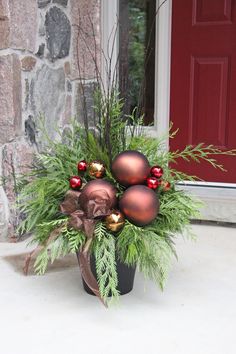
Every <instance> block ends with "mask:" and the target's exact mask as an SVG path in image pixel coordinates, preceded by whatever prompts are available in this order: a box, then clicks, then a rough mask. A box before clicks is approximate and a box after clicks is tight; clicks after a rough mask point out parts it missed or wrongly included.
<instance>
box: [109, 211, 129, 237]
mask: <svg viewBox="0 0 236 354" xmlns="http://www.w3.org/2000/svg"><path fill="white" fill-rule="evenodd" d="M105 225H106V228H107V230H109V231H112V232H118V231H120V230H121V229H122V228H123V227H124V225H125V216H124V214H123V213H122V212H121V211H119V210H112V212H111V214H110V215H107V216H106V217H105Z"/></svg>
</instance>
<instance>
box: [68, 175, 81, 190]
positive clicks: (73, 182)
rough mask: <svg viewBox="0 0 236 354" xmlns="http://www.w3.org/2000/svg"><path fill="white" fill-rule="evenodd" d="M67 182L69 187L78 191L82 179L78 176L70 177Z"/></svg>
mask: <svg viewBox="0 0 236 354" xmlns="http://www.w3.org/2000/svg"><path fill="white" fill-rule="evenodd" d="M69 182H70V187H71V188H72V189H75V190H78V189H80V188H81V186H82V179H81V178H80V177H79V176H72V177H71V178H70V181H69Z"/></svg>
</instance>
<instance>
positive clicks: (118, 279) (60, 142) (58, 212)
mask: <svg viewBox="0 0 236 354" xmlns="http://www.w3.org/2000/svg"><path fill="white" fill-rule="evenodd" d="M115 32H116V31H115ZM114 36H115V35H114ZM83 38H84V43H85V45H86V43H87V41H86V36H82V39H83ZM113 46H114V43H113V45H112V48H113ZM106 63H107V78H106V80H105V81H106V82H105V83H104V82H103V81H102V80H101V74H100V71H99V66H98V63H97V62H96V58H95V59H94V65H95V68H96V73H97V84H96V85H95V89H94V107H93V109H94V123H93V125H92V126H90V125H91V124H89V119H88V112H87V108H88V107H87V104H86V97H85V96H84V100H83V107H82V108H83V112H84V116H83V123H82V124H80V123H79V122H78V121H77V120H72V121H71V124H70V125H69V126H68V127H66V129H64V131H63V132H60V131H59V130H58V134H59V139H57V140H52V139H51V138H50V137H49V136H48V134H47V131H46V129H45V127H44V124H43V122H42V121H40V123H41V126H40V127H39V129H40V130H41V132H42V133H43V136H44V137H45V143H44V149H43V150H42V151H41V152H39V153H37V154H36V156H35V161H34V165H33V166H32V170H31V172H30V173H29V174H28V175H25V176H23V177H22V178H21V179H20V187H21V193H20V196H19V200H18V206H19V208H20V211H21V215H23V216H24V217H23V221H22V223H21V225H20V226H19V233H20V234H24V233H32V234H33V237H32V239H31V241H30V242H31V243H34V244H36V248H35V250H34V251H32V252H31V253H30V254H29V255H28V256H27V257H26V260H25V264H24V271H25V274H27V273H28V269H29V266H30V263H31V260H32V259H34V270H35V272H36V273H37V274H40V275H41V274H44V273H45V271H46V269H47V265H48V263H49V262H54V260H55V259H57V258H59V257H62V256H64V255H66V254H68V253H74V254H75V255H77V257H78V261H79V266H80V270H81V275H82V278H83V282H84V288H85V290H86V291H87V292H88V293H90V294H94V295H97V296H98V298H99V299H100V300H101V301H102V302H103V303H104V304H105V305H107V304H108V303H110V302H111V301H113V300H116V299H117V298H118V297H119V295H122V294H125V293H128V292H129V291H131V290H132V287H133V282H134V275H135V270H136V269H137V270H138V271H140V272H143V273H144V275H145V276H146V277H148V278H150V279H152V280H153V281H155V282H157V283H158V284H159V286H160V288H161V289H163V287H164V284H165V281H166V279H167V275H168V271H169V268H170V265H171V260H172V257H173V256H174V257H176V250H175V244H174V239H175V237H176V235H177V234H178V235H179V234H183V233H185V234H188V235H190V236H191V235H192V233H191V227H190V221H191V219H193V218H196V217H197V216H199V208H200V206H201V203H200V202H199V201H197V200H196V199H195V198H194V197H193V196H191V195H188V194H187V193H186V192H184V191H183V190H181V188H180V187H179V186H178V183H179V182H182V181H186V180H196V179H198V178H197V177H196V176H189V175H186V174H185V173H183V172H181V171H179V170H178V164H177V162H178V159H184V160H186V161H189V162H201V161H207V162H208V163H209V164H211V165H212V167H213V168H219V169H221V170H223V166H222V165H220V164H219V163H218V162H217V160H216V159H215V156H217V155H219V154H228V155H235V154H236V150H230V151H221V150H219V149H218V148H217V147H214V146H212V145H208V146H205V145H204V144H198V145H197V146H186V148H185V149H184V150H182V151H179V150H177V151H167V150H166V148H165V140H166V136H165V137H163V139H161V138H160V139H157V138H151V137H149V136H147V135H146V134H145V130H144V129H143V115H142V114H141V113H140V112H142V109H140V107H136V108H135V109H134V110H133V112H132V114H129V115H127V114H125V113H124V109H123V108H124V106H125V100H124V98H121V97H120V95H119V91H118V86H119V85H118V84H117V75H116V68H115V72H112V55H111V56H110V57H109V60H107V61H106ZM81 85H82V90H81V92H82V94H83V93H84V90H83V83H82V81H81ZM176 134H177V130H176V131H173V129H172V126H171V127H170V131H169V132H167V135H168V137H169V138H170V139H172V138H174V137H175V135H176ZM175 167H176V168H175Z"/></svg>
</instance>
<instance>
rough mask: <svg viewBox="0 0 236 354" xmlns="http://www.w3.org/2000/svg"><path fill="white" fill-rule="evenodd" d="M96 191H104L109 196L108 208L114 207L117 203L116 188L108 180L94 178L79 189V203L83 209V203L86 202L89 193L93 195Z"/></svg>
mask: <svg viewBox="0 0 236 354" xmlns="http://www.w3.org/2000/svg"><path fill="white" fill-rule="evenodd" d="M97 191H104V193H106V194H107V195H108V196H109V200H110V208H111V209H112V208H114V207H115V206H116V204H117V197H116V193H117V189H116V188H115V187H114V186H113V185H112V184H111V183H109V182H107V181H105V180H103V179H94V180H92V181H90V182H88V183H87V184H86V185H85V186H84V188H83V189H82V191H81V195H80V197H79V204H80V206H81V208H82V209H83V205H85V203H86V202H87V200H88V199H89V197H90V196H91V195H94V194H95V193H96V192H97Z"/></svg>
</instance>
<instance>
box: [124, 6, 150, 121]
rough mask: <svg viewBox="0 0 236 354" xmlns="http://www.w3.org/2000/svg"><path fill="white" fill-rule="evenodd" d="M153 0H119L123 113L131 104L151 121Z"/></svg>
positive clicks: (131, 106)
mask: <svg viewBox="0 0 236 354" xmlns="http://www.w3.org/2000/svg"><path fill="white" fill-rule="evenodd" d="M155 3H156V1H154V0H146V1H145V0H142V1H141V0H129V1H128V0H120V1H119V44H120V57H119V84H120V92H121V95H122V97H125V107H124V110H125V113H126V114H130V113H131V112H132V111H133V109H134V107H138V109H139V113H141V114H144V124H145V125H148V124H152V123H153V115H154V86H155V85H154V83H155V12H156V10H155Z"/></svg>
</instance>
